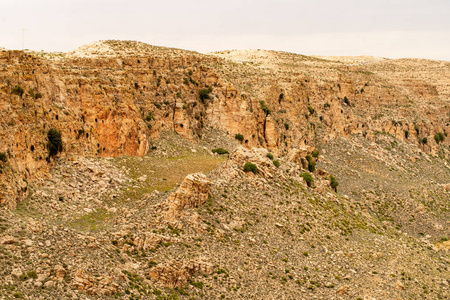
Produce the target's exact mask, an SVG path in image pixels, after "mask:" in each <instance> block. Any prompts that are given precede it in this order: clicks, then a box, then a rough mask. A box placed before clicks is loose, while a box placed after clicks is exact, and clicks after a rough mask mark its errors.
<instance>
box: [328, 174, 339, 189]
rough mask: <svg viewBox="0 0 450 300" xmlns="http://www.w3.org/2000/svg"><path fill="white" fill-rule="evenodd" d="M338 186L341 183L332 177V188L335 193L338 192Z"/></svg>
mask: <svg viewBox="0 0 450 300" xmlns="http://www.w3.org/2000/svg"><path fill="white" fill-rule="evenodd" d="M338 185H339V182H337V180H336V178H334V176H333V175H330V186H331V188H332V189H333V190H334V191H335V192H337V187H338Z"/></svg>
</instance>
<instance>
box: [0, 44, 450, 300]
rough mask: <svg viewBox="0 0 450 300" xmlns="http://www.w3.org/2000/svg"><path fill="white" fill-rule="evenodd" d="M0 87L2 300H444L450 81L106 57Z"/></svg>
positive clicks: (407, 62) (297, 61)
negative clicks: (55, 142)
mask: <svg viewBox="0 0 450 300" xmlns="http://www.w3.org/2000/svg"><path fill="white" fill-rule="evenodd" d="M0 70H1V71H0V107H1V110H0V113H1V116H2V118H1V121H0V122H1V123H0V124H1V127H0V131H1V135H0V154H2V156H1V157H0V158H1V160H0V170H1V173H0V183H1V185H2V188H1V190H0V203H1V205H2V207H1V210H0V212H1V215H0V234H1V236H0V250H1V253H2V254H1V255H2V256H1V261H2V266H4V268H3V270H2V279H1V280H0V297H4V298H5V299H9V298H11V297H18V298H20V297H28V298H30V299H36V298H43V299H47V298H86V297H87V298H101V297H106V298H107V297H111V296H115V297H116V298H117V297H119V298H124V299H137V298H142V299H147V298H169V299H176V298H185V299H189V298H201V297H204V298H208V299H212V298H229V299H235V298H242V299H247V298H252V297H253V298H258V299H259V298H288V299H293V298H306V299H314V298H322V299H330V298H348V299H354V298H361V299H366V298H367V299H372V298H375V299H393V298H416V297H418V295H420V296H419V297H420V298H430V299H444V298H446V297H449V294H448V290H449V288H448V284H449V282H448V278H449V277H450V276H449V275H450V274H449V270H448V267H449V266H448V264H449V256H448V249H449V245H448V241H447V239H448V236H449V235H450V232H449V228H450V224H449V221H448V220H449V217H450V215H449V211H450V207H449V205H450V201H449V199H450V197H449V196H450V187H449V183H450V181H449V179H448V178H450V176H449V175H450V168H449V165H448V164H449V158H450V156H449V154H450V152H449V150H450V149H449V138H447V133H448V132H449V131H450V128H449V126H450V106H449V105H450V103H449V101H450V97H449V96H450V63H448V62H439V61H429V60H418V59H403V60H390V59H382V58H372V57H357V58H348V57H346V58H340V57H320V58H318V57H307V56H301V55H295V54H291V53H283V52H273V51H265V50H246V51H227V52H220V53H212V54H208V55H204V54H199V53H195V52H190V51H185V50H179V49H169V48H163V47H155V46H150V45H146V44H143V43H138V42H125V41H104V42H97V43H94V44H91V45H87V46H84V47H81V48H80V49H78V50H76V51H74V52H71V53H59V54H55V53H33V52H28V53H24V52H20V51H7V50H2V51H0ZM51 128H55V129H57V130H58V131H60V132H61V135H62V141H63V149H62V152H61V153H59V154H58V155H56V156H49V150H48V146H47V143H48V141H47V134H48V130H49V129H51ZM214 148H224V149H226V150H228V152H230V153H231V154H230V155H229V157H228V158H227V155H218V154H214V153H212V152H211V150H212V149H214ZM268 152H270V153H271V154H272V155H267V153H268ZM246 163H254V164H255V165H256V167H257V171H255V173H252V172H245V171H244V165H245V164H246ZM314 166H315V167H314ZM308 169H309V170H308ZM198 172H203V173H204V174H206V176H205V175H203V174H202V173H198ZM310 173H312V177H311V178H310V177H308V175H309V174H310ZM330 173H331V175H334V178H336V179H337V181H338V182H339V185H338V187H337V192H336V191H335V189H336V188H335V186H334V185H332V181H331V176H330ZM188 174H191V175H188ZM311 179H312V180H313V182H310V180H311ZM178 184H180V185H179V186H178V187H177V188H176V186H177V185H178ZM174 188H175V189H174ZM10 209H12V210H10Z"/></svg>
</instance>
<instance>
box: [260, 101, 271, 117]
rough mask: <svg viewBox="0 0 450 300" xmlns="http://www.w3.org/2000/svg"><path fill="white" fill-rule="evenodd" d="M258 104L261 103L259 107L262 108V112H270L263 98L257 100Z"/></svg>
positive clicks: (267, 113)
mask: <svg viewBox="0 0 450 300" xmlns="http://www.w3.org/2000/svg"><path fill="white" fill-rule="evenodd" d="M259 104H260V105H261V109H262V110H263V112H264V113H265V114H266V116H267V115H269V114H270V110H269V108H268V107H267V105H266V102H264V101H263V100H261V101H259Z"/></svg>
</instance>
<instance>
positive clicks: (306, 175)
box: [300, 172, 314, 187]
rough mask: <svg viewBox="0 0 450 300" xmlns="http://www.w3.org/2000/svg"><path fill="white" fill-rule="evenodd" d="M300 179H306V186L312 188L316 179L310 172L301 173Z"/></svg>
mask: <svg viewBox="0 0 450 300" xmlns="http://www.w3.org/2000/svg"><path fill="white" fill-rule="evenodd" d="M300 177H303V179H305V182H306V185H308V187H311V186H312V185H313V183H314V178H313V177H312V175H311V173H308V172H304V173H301V174H300Z"/></svg>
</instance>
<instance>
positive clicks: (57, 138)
mask: <svg viewBox="0 0 450 300" xmlns="http://www.w3.org/2000/svg"><path fill="white" fill-rule="evenodd" d="M47 138H48V143H47V148H48V152H49V153H48V155H49V157H50V156H55V155H57V154H58V153H59V152H61V151H62V150H63V142H62V138H61V132H59V130H58V129H54V128H52V129H50V130H49V131H48V132H47Z"/></svg>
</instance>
